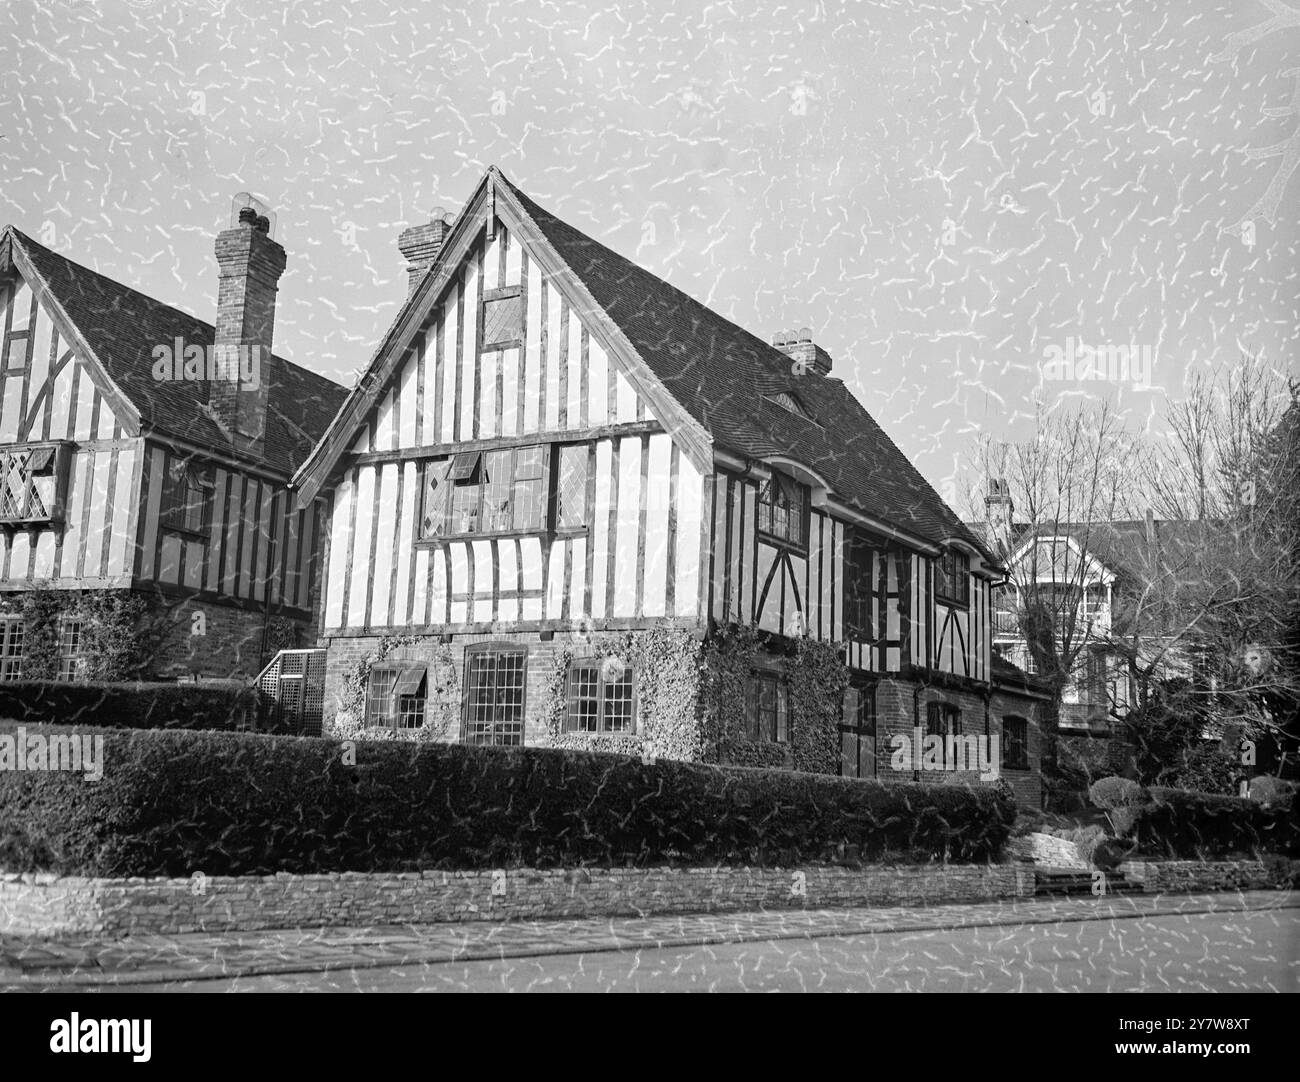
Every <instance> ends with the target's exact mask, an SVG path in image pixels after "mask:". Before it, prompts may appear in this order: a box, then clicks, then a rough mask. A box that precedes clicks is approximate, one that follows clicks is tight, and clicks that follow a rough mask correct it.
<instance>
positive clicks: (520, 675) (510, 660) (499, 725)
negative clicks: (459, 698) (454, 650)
mask: <svg viewBox="0 0 1300 1082" xmlns="http://www.w3.org/2000/svg"><path fill="white" fill-rule="evenodd" d="M527 671H528V652H527V651H526V650H524V649H521V648H519V647H511V646H484V647H470V649H469V650H467V651H466V655H465V715H464V728H463V731H462V739H463V741H464V743H466V744H508V745H516V746H518V745H522V744H523V742H524V690H525V677H526V675H527Z"/></svg>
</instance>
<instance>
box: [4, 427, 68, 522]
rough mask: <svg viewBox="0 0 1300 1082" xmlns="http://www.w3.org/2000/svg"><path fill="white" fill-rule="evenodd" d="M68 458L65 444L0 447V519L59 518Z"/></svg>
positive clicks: (51, 520)
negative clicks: (0, 448)
mask: <svg viewBox="0 0 1300 1082" xmlns="http://www.w3.org/2000/svg"><path fill="white" fill-rule="evenodd" d="M66 459H67V448H66V445H63V444H49V443H45V444H34V445H31V446H26V447H8V448H5V449H4V450H0V522H5V523H31V524H37V525H39V524H44V523H53V522H58V521H59V520H60V519H61V518H62V517H63V500H64V496H65V495H66V493H65V492H64V487H65V486H64V480H65V479H66V477H67V469H66V468H65V466H66Z"/></svg>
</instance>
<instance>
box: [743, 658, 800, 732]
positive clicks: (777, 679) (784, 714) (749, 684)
mask: <svg viewBox="0 0 1300 1082" xmlns="http://www.w3.org/2000/svg"><path fill="white" fill-rule="evenodd" d="M745 722H746V730H747V732H746V735H747V736H748V737H749V739H750V740H751V741H755V742H768V743H776V744H787V743H789V742H790V689H789V687H788V686H787V684H786V682H785V679H784V677H781V676H779V675H777V674H776V673H752V674H751V675H750V677H749V679H748V681H746V683H745Z"/></svg>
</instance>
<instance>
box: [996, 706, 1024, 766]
mask: <svg viewBox="0 0 1300 1082" xmlns="http://www.w3.org/2000/svg"><path fill="white" fill-rule="evenodd" d="M1002 768H1003V769H1004V770H1028V769H1029V722H1028V721H1027V720H1026V719H1024V718H1016V717H1008V718H1003V719H1002Z"/></svg>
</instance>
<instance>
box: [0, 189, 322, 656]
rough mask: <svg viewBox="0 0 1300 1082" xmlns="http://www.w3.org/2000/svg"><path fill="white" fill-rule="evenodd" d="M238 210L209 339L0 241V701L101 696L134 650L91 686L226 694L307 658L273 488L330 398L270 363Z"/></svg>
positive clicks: (290, 547)
mask: <svg viewBox="0 0 1300 1082" xmlns="http://www.w3.org/2000/svg"><path fill="white" fill-rule="evenodd" d="M250 202H251V201H249V200H244V199H242V198H237V199H236V201H235V206H234V208H233V210H232V217H231V221H230V226H229V228H227V229H225V230H223V231H222V232H221V233H220V234H219V235H218V236H217V238H216V256H217V263H218V268H219V275H220V278H219V288H218V300H217V312H216V320H215V326H214V325H213V324H210V323H205V322H203V321H202V320H199V319H197V318H196V317H194V316H191V315H189V314H187V313H185V312H181V311H179V310H177V309H175V308H172V307H169V306H168V305H165V304H161V303H159V302H158V301H156V300H154V299H152V298H151V297H147V296H145V295H144V294H142V293H139V292H137V291H135V290H133V289H130V288H128V287H126V286H124V285H121V284H119V283H117V282H114V281H112V280H111V279H108V278H105V277H104V276H103V275H101V274H97V273H95V272H94V271H91V270H88V269H87V268H85V267H82V266H79V265H78V264H76V263H73V262H72V261H71V260H69V259H67V258H65V257H64V256H62V255H59V254H58V253H56V252H53V251H51V250H50V249H48V248H46V247H44V246H43V245H41V244H38V243H37V242H36V241H34V240H32V239H31V238H30V237H28V236H26V235H24V234H23V233H21V232H19V231H18V230H17V229H15V228H13V227H12V226H7V227H5V229H4V231H3V233H2V234H0V336H2V337H0V679H19V678H22V677H28V678H32V677H39V678H47V679H48V678H58V679H78V678H80V677H83V676H87V675H89V676H95V675H103V674H104V672H105V671H106V670H105V665H106V660H105V659H106V657H107V656H109V655H110V654H111V656H112V657H113V658H119V655H125V654H129V653H131V651H130V650H128V649H126V647H127V646H128V645H129V642H128V641H127V640H130V639H132V638H133V637H139V646H140V649H139V651H137V653H138V654H139V655H140V657H139V658H138V659H136V660H140V661H142V662H143V665H142V667H135V668H133V669H132V671H131V672H120V671H117V670H116V669H113V668H112V667H111V666H110V668H109V669H108V670H107V671H108V672H109V675H134V674H139V675H146V676H162V677H170V676H184V677H195V678H224V679H229V678H241V679H243V678H247V677H249V676H252V675H254V674H256V673H257V671H258V669H259V668H260V666H261V663H262V661H263V657H264V655H267V654H273V653H274V652H275V648H276V647H277V646H284V645H290V644H292V643H293V642H294V641H295V640H299V639H301V640H304V641H305V640H306V639H308V638H312V637H314V633H313V632H310V631H309V630H308V627H309V624H310V623H311V612H312V599H313V586H314V583H315V581H316V577H317V559H318V557H317V552H318V538H319V530H318V524H317V521H316V517H315V511H314V509H313V508H311V507H307V508H299V507H297V506H296V504H295V502H294V501H293V500H292V499H291V497H290V494H289V492H288V491H287V484H288V481H289V478H290V477H291V476H292V474H293V472H294V470H295V469H296V468H297V467H298V466H299V465H300V464H301V463H302V462H303V461H304V460H305V459H306V457H307V455H308V454H309V452H310V451H311V449H312V446H313V445H314V444H315V442H316V440H317V439H318V438H319V437H320V436H321V434H322V433H323V432H324V430H325V427H326V425H327V424H328V423H329V420H330V418H331V417H333V415H334V413H335V411H336V410H337V409H338V406H339V405H340V403H341V402H342V399H343V396H344V391H343V388H341V387H339V386H338V385H336V384H335V383H333V382H331V381H330V380H328V379H325V378H324V377H322V376H319V375H316V374H315V373H312V372H309V371H307V370H306V369H304V368H300V367H298V366H297V365H294V364H291V363H289V362H288V361H286V360H284V359H283V358H281V357H278V356H276V355H274V354H273V353H272V332H273V328H274V322H275V298H276V290H277V283H278V280H279V278H280V275H281V273H282V272H283V271H284V268H285V262H286V256H285V251H284V249H283V248H282V247H281V246H280V245H279V244H278V243H277V242H276V241H275V239H274V237H273V236H272V235H271V233H272V226H271V222H270V219H269V217H267V216H266V215H264V214H260V213H258V209H259V208H256V207H254V206H252V205H250ZM174 353H181V354H182V355H184V354H191V355H198V356H202V357H208V356H216V357H218V358H222V357H224V358H226V359H227V360H228V361H229V362H230V363H228V364H226V365H225V366H224V368H225V372H226V374H225V377H224V378H218V379H215V380H210V379H207V378H192V377H191V374H189V373H187V372H186V371H184V370H182V371H180V372H177V371H176V369H175V368H174V367H173V366H171V365H167V366H164V365H162V364H160V363H159V362H160V359H161V358H162V357H163V355H168V356H170V355H171V354H174ZM175 360H176V362H177V364H178V365H179V364H180V363H181V360H182V357H175ZM218 367H219V368H220V367H221V366H218ZM207 374H208V373H206V372H204V373H203V375H204V376H206V375H207ZM101 640H102V641H101ZM119 660H121V664H122V665H127V666H128V667H130V666H132V665H133V664H134V662H133V661H132V660H131V659H130V658H125V657H122V658H119ZM115 664H116V662H115Z"/></svg>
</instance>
